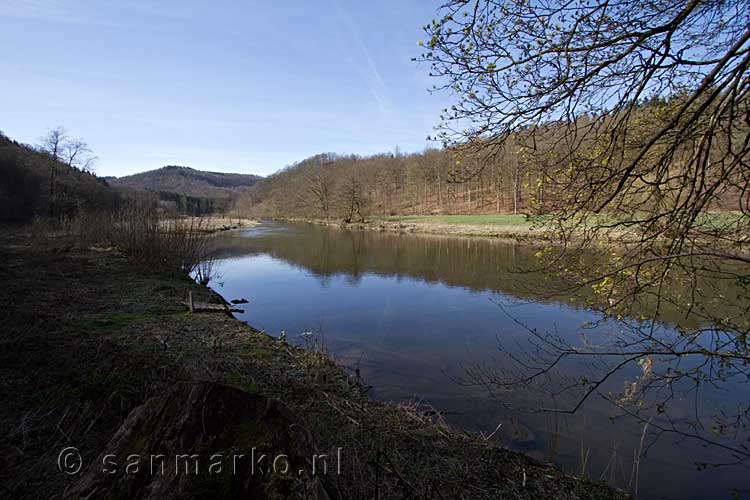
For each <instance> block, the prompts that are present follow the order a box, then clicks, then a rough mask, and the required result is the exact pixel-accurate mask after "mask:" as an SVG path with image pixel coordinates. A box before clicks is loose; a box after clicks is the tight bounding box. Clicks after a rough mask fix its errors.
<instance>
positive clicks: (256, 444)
mask: <svg viewBox="0 0 750 500" xmlns="http://www.w3.org/2000/svg"><path fill="white" fill-rule="evenodd" d="M233 442H234V443H235V444H236V445H237V446H240V447H243V446H246V447H247V448H248V449H250V448H257V449H260V450H262V449H264V448H270V447H271V444H272V443H273V440H272V437H271V431H270V430H269V429H268V427H267V426H266V424H264V423H263V422H260V421H259V420H244V421H242V422H240V424H239V425H237V426H236V427H235V429H234V440H233Z"/></svg>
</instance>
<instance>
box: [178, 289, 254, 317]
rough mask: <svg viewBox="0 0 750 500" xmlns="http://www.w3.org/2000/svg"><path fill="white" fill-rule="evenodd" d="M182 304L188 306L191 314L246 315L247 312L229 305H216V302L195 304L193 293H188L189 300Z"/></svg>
mask: <svg viewBox="0 0 750 500" xmlns="http://www.w3.org/2000/svg"><path fill="white" fill-rule="evenodd" d="M182 304H183V305H185V306H187V308H188V309H190V312H191V313H199V312H235V313H244V312H245V310H244V309H239V308H237V307H234V306H231V305H229V304H224V303H215V302H195V301H194V300H193V292H188V299H187V300H186V301H184V302H182Z"/></svg>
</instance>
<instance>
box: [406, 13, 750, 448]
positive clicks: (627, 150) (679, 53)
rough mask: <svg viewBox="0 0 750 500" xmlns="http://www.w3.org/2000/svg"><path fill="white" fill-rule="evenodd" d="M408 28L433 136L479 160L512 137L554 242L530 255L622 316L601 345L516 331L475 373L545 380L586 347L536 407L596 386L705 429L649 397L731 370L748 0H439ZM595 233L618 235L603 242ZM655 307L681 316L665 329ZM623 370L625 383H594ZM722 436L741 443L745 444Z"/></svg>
mask: <svg viewBox="0 0 750 500" xmlns="http://www.w3.org/2000/svg"><path fill="white" fill-rule="evenodd" d="M425 31H426V34H427V40H426V41H425V42H424V43H423V46H424V47H425V51H424V53H423V54H422V55H421V56H420V57H419V58H418V59H419V60H421V61H422V62H425V63H427V64H429V65H430V67H431V74H432V75H433V76H435V77H436V78H437V81H438V82H439V83H438V84H437V85H436V89H447V90H449V91H450V92H452V94H453V95H454V96H455V98H456V99H455V100H456V102H455V104H454V105H453V106H452V107H451V108H448V109H446V110H445V112H444V113H443V115H442V123H441V125H440V129H439V133H438V137H439V138H440V139H441V140H442V141H443V143H444V144H445V145H446V146H450V147H454V148H457V149H459V150H463V151H469V152H472V151H473V152H476V151H481V152H483V154H485V155H486V157H487V158H502V157H504V155H506V156H507V153H508V149H509V144H510V143H511V142H513V143H518V144H519V145H520V146H521V147H522V148H523V154H524V155H526V158H525V161H526V162H528V165H530V166H531V170H532V172H533V173H534V176H535V177H536V182H537V183H538V188H539V192H538V193H537V196H536V197H535V203H536V204H537V205H542V206H543V209H544V211H546V212H547V213H550V214H552V215H550V216H548V217H546V218H545V219H544V225H545V227H546V228H547V229H548V230H549V231H550V232H549V236H550V237H551V238H553V239H555V240H556V242H557V243H558V244H559V245H552V246H551V247H550V248H549V249H546V250H545V251H543V252H540V255H539V260H540V266H542V267H543V268H545V269H546V270H547V271H548V272H550V273H555V274H556V275H557V276H563V277H565V278H566V279H567V282H568V283H569V289H568V291H569V292H571V293H572V291H573V290H574V289H576V290H581V289H589V290H593V292H594V297H595V298H594V300H593V305H595V306H596V307H598V308H599V309H601V310H602V311H603V312H604V313H605V314H609V315H612V316H614V317H617V318H619V320H620V321H621V323H622V325H623V326H622V331H621V332H620V334H619V335H618V336H617V338H615V339H614V340H612V341H611V342H609V343H601V344H600V343H596V344H592V343H584V342H581V343H580V344H576V343H571V341H570V340H566V339H565V338H564V336H558V335H555V334H551V333H542V332H537V331H535V330H533V329H530V334H531V338H532V345H533V346H534V347H533V348H532V349H531V350H530V351H529V352H528V354H529V357H528V358H527V359H525V360H521V359H515V361H516V362H517V364H516V365H515V367H516V370H515V371H513V372H512V373H511V372H508V371H507V370H503V371H492V370H490V371H487V370H484V369H483V370H475V371H474V372H473V375H474V377H475V379H477V380H480V381H481V382H483V383H486V384H490V385H495V386H503V385H506V384H517V383H524V384H529V383H532V382H536V381H539V380H542V379H544V380H549V377H551V375H552V374H556V375H558V377H557V378H556V380H558V382H560V381H562V380H564V379H565V376H564V370H563V371H562V373H561V371H560V370H559V368H560V366H561V364H562V361H563V360H566V359H569V358H580V359H594V358H596V360H597V361H596V363H592V365H595V366H596V368H597V370H595V371H594V374H593V375H592V376H591V377H585V378H582V379H579V380H575V381H570V380H568V381H567V382H568V383H563V382H560V385H558V386H557V389H556V390H557V391H560V390H562V389H564V390H565V391H567V392H569V393H574V394H576V395H577V399H575V401H574V402H573V403H572V404H571V405H570V406H569V407H562V408H547V409H552V410H555V411H566V412H573V411H577V410H578V409H579V408H580V407H581V405H582V404H583V403H584V402H585V401H586V400H587V398H589V397H590V396H593V395H597V394H598V395H602V397H605V398H608V399H609V400H610V401H611V402H612V403H613V404H615V405H616V406H618V407H619V408H620V409H622V410H623V411H627V412H631V413H633V414H635V415H636V416H639V418H644V420H645V419H646V418H647V417H645V416H643V415H644V413H646V412H648V411H652V410H653V411H655V412H656V413H657V414H658V415H659V416H660V419H661V420H660V421H655V422H653V423H652V427H654V428H659V426H660V425H661V426H663V428H664V429H669V430H670V431H674V432H683V433H685V434H691V435H694V437H696V438H697V439H707V438H706V432H705V429H706V428H708V427H709V426H703V423H702V422H698V423H695V422H693V423H692V424H690V425H693V426H694V429H693V430H694V431H695V432H692V431H691V430H690V429H686V428H685V426H684V425H682V424H684V422H680V423H679V424H678V423H677V422H676V421H675V420H670V418H669V413H668V405H667V403H668V402H669V401H671V400H672V399H673V398H674V397H675V396H674V394H675V392H676V391H677V388H678V387H679V388H680V390H685V389H686V384H687V386H689V389H690V390H694V391H695V392H694V394H695V395H696V398H697V400H699V399H700V398H699V397H698V396H697V395H698V394H699V393H700V388H701V387H704V386H709V385H712V384H721V383H724V382H728V381H731V382H732V383H736V382H737V381H742V380H745V381H746V380H747V377H748V373H747V366H748V364H749V363H750V344H748V342H747V338H748V333H750V289H749V288H748V286H750V270H749V269H748V268H749V267H750V248H748V243H749V238H748V235H750V217H749V216H748V212H749V210H750V134H749V133H748V131H749V130H750V94H749V93H750V72H749V71H748V68H749V67H750V2H747V1H743V0H730V1H701V0H688V1H672V0H649V1H645V2H610V1H607V0H594V1H593V2H561V1H554V0H553V1H551V2H536V1H528V0H517V1H500V0H497V1H496V0H449V1H447V2H446V3H445V4H444V5H443V7H442V8H441V10H440V13H439V17H438V18H437V19H435V20H433V21H432V23H431V24H429V25H428V26H425ZM522 159H523V158H522ZM487 164H488V163H487V162H479V163H478V164H477V165H476V168H473V169H470V171H469V172H466V173H465V174H464V178H465V179H466V180H470V179H471V178H473V177H474V176H477V175H481V174H482V172H483V170H484V169H485V167H486V165H487ZM517 177H518V176H516V178H517ZM728 210H730V211H731V212H730V213H722V214H717V213H716V212H718V211H723V212H726V211H728ZM611 237H616V238H618V239H619V240H620V241H621V243H618V244H617V245H616V246H612V245H607V244H606V242H607V241H608V239H609V238H611ZM623 240H624V241H625V242H624V243H622V241H623ZM678 282H679V283H682V284H686V285H688V287H689V290H690V292H689V293H688V294H687V296H685V295H677V294H676V292H675V290H677V287H675V286H674V285H675V284H676V283H678ZM726 287H733V289H735V290H736V292H735V293H732V294H731V297H730V296H726V297H725V298H724V300H725V301H731V307H730V310H731V311H732V314H728V315H724V314H720V313H719V312H718V309H717V308H716V307H715V306H716V303H715V301H714V300H713V298H714V296H713V295H712V294H720V293H721V290H722V289H723V288H726ZM721 296H723V295H721ZM667 304H669V305H670V306H673V307H676V308H678V309H680V310H681V311H682V313H683V314H684V315H685V317H690V318H693V319H695V321H696V323H695V326H694V327H692V328H689V329H680V330H679V331H678V332H677V333H676V334H670V333H667V332H665V331H664V329H663V328H661V327H660V325H661V322H662V321H663V318H661V312H662V310H663V308H664V307H665V305H667ZM722 310H726V308H724V309H722ZM644 314H646V315H647V316H648V318H649V320H650V321H645V322H644V321H642V320H641V319H640V318H641V316H642V315H644ZM629 318H630V320H629ZM634 318H635V319H637V321H636V320H633V319H634ZM532 358H533V360H532ZM633 366H640V367H641V371H642V373H641V375H640V378H639V379H638V381H637V382H636V383H634V384H631V385H629V386H626V387H623V388H622V390H621V391H616V392H615V393H614V394H613V395H608V393H606V392H604V391H602V388H603V387H604V386H605V385H607V384H609V383H610V382H611V381H612V380H613V379H616V378H617V377H618V376H620V374H621V373H622V371H623V370H626V369H630V367H633ZM686 366H689V368H686ZM561 388H562V389H561ZM649 391H650V394H652V395H653V396H654V398H653V400H652V401H651V402H652V404H650V405H649V404H644V402H645V401H646V400H647V394H646V393H647V392H649ZM748 406H749V405H747V404H744V405H740V407H739V408H737V411H736V413H735V414H734V419H733V420H731V422H729V423H727V421H729V420H730V419H729V418H728V417H726V416H714V417H715V418H714V420H713V422H714V424H716V423H717V422H723V423H721V425H720V426H719V427H720V428H721V429H722V433H725V434H726V435H731V433H732V432H736V431H737V430H738V429H741V428H747V425H748V423H749V419H748V416H749V415H750V413H748ZM648 418H650V417H648ZM660 422H661V423H660ZM686 425H687V424H686ZM702 426H703V427H702ZM725 444H726V443H725ZM726 448H727V449H728V450H729V451H731V452H732V454H733V455H734V456H736V457H740V458H741V459H745V458H747V457H748V456H750V450H748V448H747V446H745V445H737V444H734V445H726Z"/></svg>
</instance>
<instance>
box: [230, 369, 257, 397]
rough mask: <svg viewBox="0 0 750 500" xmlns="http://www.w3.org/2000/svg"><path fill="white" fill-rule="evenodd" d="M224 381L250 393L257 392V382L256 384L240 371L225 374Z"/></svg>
mask: <svg viewBox="0 0 750 500" xmlns="http://www.w3.org/2000/svg"><path fill="white" fill-rule="evenodd" d="M226 382H227V384H229V385H232V386H234V387H237V388H238V389H242V390H243V391H247V392H249V393H250V394H257V393H258V384H256V383H255V381H254V380H253V379H252V378H250V377H248V376H247V375H244V374H242V373H238V372H232V373H230V374H229V375H227V378H226Z"/></svg>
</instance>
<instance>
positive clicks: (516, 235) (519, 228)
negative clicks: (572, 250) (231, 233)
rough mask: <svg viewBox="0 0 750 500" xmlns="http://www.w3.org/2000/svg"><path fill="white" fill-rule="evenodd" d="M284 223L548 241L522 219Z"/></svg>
mask: <svg viewBox="0 0 750 500" xmlns="http://www.w3.org/2000/svg"><path fill="white" fill-rule="evenodd" d="M287 220H290V221H296V222H308V223H312V224H322V225H327V226H337V227H347V228H351V229H365V230H371V231H388V232H394V233H415V234H434V235H444V236H483V237H491V238H500V239H509V240H519V239H533V240H547V239H549V236H548V235H547V234H546V233H545V231H544V230H543V229H542V228H537V227H534V225H533V224H532V223H531V221H530V220H529V219H528V218H527V217H526V216H524V215H394V216H382V217H372V218H370V219H369V220H366V221H364V222H351V223H345V222H342V221H340V220H331V219H297V218H290V219H287Z"/></svg>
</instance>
